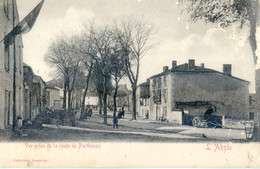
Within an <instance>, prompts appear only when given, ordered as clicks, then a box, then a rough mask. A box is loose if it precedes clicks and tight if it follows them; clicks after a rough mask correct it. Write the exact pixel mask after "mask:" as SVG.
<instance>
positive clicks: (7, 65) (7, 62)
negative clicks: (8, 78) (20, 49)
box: [4, 44, 10, 72]
mask: <svg viewBox="0 0 260 169" xmlns="http://www.w3.org/2000/svg"><path fill="white" fill-rule="evenodd" d="M4 46H5V47H4V48H5V59H4V62H5V70H6V71H7V72H9V70H10V48H9V44H5V45H4Z"/></svg>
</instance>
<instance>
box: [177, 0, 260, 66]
mask: <svg viewBox="0 0 260 169" xmlns="http://www.w3.org/2000/svg"><path fill="white" fill-rule="evenodd" d="M179 2H180V4H182V5H184V6H185V7H184V8H185V9H184V10H185V11H187V12H188V13H189V15H190V21H191V22H196V21H198V20H204V21H205V22H211V23H216V24H219V25H220V26H221V27H224V28H225V27H229V26H232V25H234V24H237V23H238V24H239V27H240V28H241V29H242V28H244V26H245V25H248V24H249V28H250V29H249V30H250V35H249V42H250V46H251V49H252V54H253V59H254V64H255V65H257V63H258V62H259V61H258V56H257V53H256V51H257V41H256V30H257V23H258V22H259V20H258V17H259V16H258V15H259V14H258V12H259V0H212V1H208V0H179ZM258 66H259V65H258Z"/></svg>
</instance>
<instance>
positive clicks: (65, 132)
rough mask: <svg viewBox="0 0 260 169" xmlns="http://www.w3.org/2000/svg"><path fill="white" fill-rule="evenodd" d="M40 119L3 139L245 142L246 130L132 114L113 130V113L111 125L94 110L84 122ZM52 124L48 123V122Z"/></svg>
mask: <svg viewBox="0 0 260 169" xmlns="http://www.w3.org/2000/svg"><path fill="white" fill-rule="evenodd" d="M48 118H49V120H46V118H45V117H43V118H41V117H39V118H37V119H36V120H35V122H34V123H33V124H32V125H25V126H24V127H23V128H22V129H21V131H20V133H19V135H16V136H10V137H4V136H3V137H2V141H7V140H8V141H11V142H24V141H41V142H45V141H55V142H56V141H95V142H96V141H97V142H110V141H116V142H129V141H130V142H209V141H210V142H212V141H213V142H214V141H217V142H219V141H231V142H238V141H239V142H241V141H242V142H244V141H246V139H245V133H244V130H233V129H232V130H231V129H214V128H194V127H191V126H186V125H183V126H181V125H177V124H173V123H165V122H159V121H152V120H147V119H141V118H140V117H138V118H137V120H136V121H130V119H131V114H126V117H125V118H124V119H119V122H118V124H119V127H118V129H113V126H112V124H113V123H112V112H109V113H108V125H104V124H102V122H103V116H102V115H99V114H98V113H97V112H94V113H93V115H92V117H89V118H87V119H86V120H84V121H80V120H79V116H78V115H76V124H75V126H73V127H72V126H71V124H70V122H69V121H68V120H67V121H65V124H64V125H58V120H57V118H56V116H55V115H49V117H48ZM45 122H46V123H48V124H46V123H45Z"/></svg>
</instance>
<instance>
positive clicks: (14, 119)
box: [12, 0, 16, 132]
mask: <svg viewBox="0 0 260 169" xmlns="http://www.w3.org/2000/svg"><path fill="white" fill-rule="evenodd" d="M14 2H15V0H12V7H13V29H14V28H15V6H14ZM15 39H16V36H14V39H13V60H14V68H13V126H12V131H13V132H15V127H16V51H15V49H16V48H15Z"/></svg>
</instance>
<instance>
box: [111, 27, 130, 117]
mask: <svg viewBox="0 0 260 169" xmlns="http://www.w3.org/2000/svg"><path fill="white" fill-rule="evenodd" d="M113 31H114V32H113V37H114V41H115V42H114V47H113V48H112V52H111V55H110V65H111V68H110V72H111V77H112V79H113V80H114V82H115V89H114V94H113V111H114V112H113V118H115V117H116V111H117V101H116V98H117V95H118V87H119V86H118V85H119V82H120V80H121V79H122V78H123V77H124V76H125V74H126V65H125V55H124V52H123V50H121V48H120V41H119V38H118V36H117V33H118V32H120V30H119V29H118V28H114V30H113ZM113 122H114V121H113Z"/></svg>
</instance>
